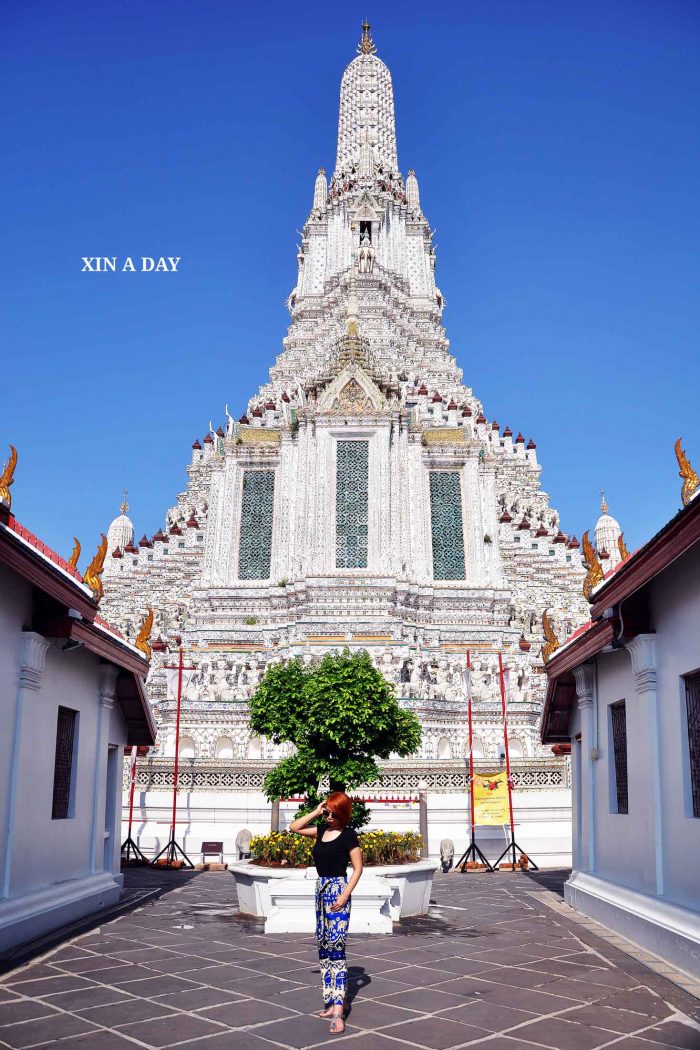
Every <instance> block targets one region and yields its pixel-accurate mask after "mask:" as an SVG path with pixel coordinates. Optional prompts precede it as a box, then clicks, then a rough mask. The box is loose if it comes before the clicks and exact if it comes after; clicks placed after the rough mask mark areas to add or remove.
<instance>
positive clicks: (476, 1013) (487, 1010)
mask: <svg viewBox="0 0 700 1050" xmlns="http://www.w3.org/2000/svg"><path fill="white" fill-rule="evenodd" d="M440 1016H441V1017H447V1018H449V1019H450V1020H451V1021H461V1022H462V1023H463V1024H473V1025H476V1027H477V1028H485V1029H486V1030H487V1031H488V1032H503V1031H505V1030H506V1029H508V1028H513V1027H515V1025H519V1024H524V1023H525V1022H526V1021H532V1020H534V1018H535V1017H536V1016H537V1014H534V1013H532V1012H529V1011H527V1010H515V1009H513V1007H511V1006H499V1005H498V1004H497V1003H480V1002H471V1003H468V1004H467V1005H466V1006H458V1007H456V1008H452V1009H450V1010H447V1011H446V1012H443V1013H441V1015H440Z"/></svg>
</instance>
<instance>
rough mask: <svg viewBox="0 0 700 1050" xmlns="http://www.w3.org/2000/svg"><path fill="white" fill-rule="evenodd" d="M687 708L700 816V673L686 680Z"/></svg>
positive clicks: (695, 812) (693, 783)
mask: <svg viewBox="0 0 700 1050" xmlns="http://www.w3.org/2000/svg"><path fill="white" fill-rule="evenodd" d="M685 710H686V717H687V719H688V757H689V765H690V793H691V796H692V801H693V816H694V817H700V674H694V675H689V676H688V677H687V678H686V680H685Z"/></svg>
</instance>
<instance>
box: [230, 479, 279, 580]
mask: <svg viewBox="0 0 700 1050" xmlns="http://www.w3.org/2000/svg"><path fill="white" fill-rule="evenodd" d="M274 498H275V474H274V471H272V470H246V471H244V472H243V506H242V507H241V538H240V541H239V547H238V578H239V579H240V580H268V579H269V578H270V560H271V558H272V516H273V507H274Z"/></svg>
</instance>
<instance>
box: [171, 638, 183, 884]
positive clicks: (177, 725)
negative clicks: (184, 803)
mask: <svg viewBox="0 0 700 1050" xmlns="http://www.w3.org/2000/svg"><path fill="white" fill-rule="evenodd" d="M181 703H182V645H181V646H180V657H179V660H178V667H177V714H176V716H175V768H174V772H173V823H172V827H171V829H170V838H171V841H172V842H173V843H174V842H175V828H176V826H177V775H178V767H179V764H180V705H181ZM174 860H175V847H174V845H172V846H171V847H170V856H169V861H170V863H171V864H172V862H173V861H174Z"/></svg>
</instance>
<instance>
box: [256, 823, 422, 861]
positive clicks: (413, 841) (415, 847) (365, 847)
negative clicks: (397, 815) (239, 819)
mask: <svg viewBox="0 0 700 1050" xmlns="http://www.w3.org/2000/svg"><path fill="white" fill-rule="evenodd" d="M358 838H359V840H360V848H361V850H362V857H363V859H364V862H365V864H411V863H413V862H414V861H417V860H418V859H419V858H420V851H421V845H422V839H421V837H420V835H418V834H417V833H416V832H415V831H402V832H401V831H364V832H360V834H359V835H358ZM313 844H314V839H312V838H310V837H309V836H308V835H295V834H294V833H293V832H291V831H273V832H272V833H271V834H269V835H255V836H254V837H253V838H252V839H251V840H250V855H251V859H252V862H253V864H260V865H261V866H264V867H273V868H277V867H280V868H287V867H289V868H307V867H313V863H314V859H313V854H312V852H311V850H312V848H313Z"/></svg>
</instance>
